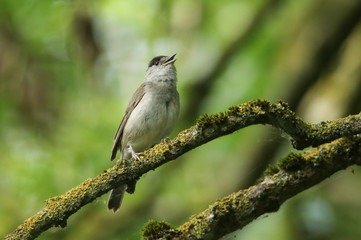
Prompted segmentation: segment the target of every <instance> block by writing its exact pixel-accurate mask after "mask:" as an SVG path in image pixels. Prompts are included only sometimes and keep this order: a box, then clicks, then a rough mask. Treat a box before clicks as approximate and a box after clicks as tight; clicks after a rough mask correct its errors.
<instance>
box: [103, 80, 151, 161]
mask: <svg viewBox="0 0 361 240" xmlns="http://www.w3.org/2000/svg"><path fill="white" fill-rule="evenodd" d="M144 87H145V83H143V84H142V85H140V87H139V88H138V89H137V91H135V93H134V94H133V97H132V100H131V101H130V102H129V104H128V107H127V109H126V110H125V113H124V116H123V119H122V121H121V122H120V124H119V127H118V129H117V132H116V133H115V135H114V142H113V148H112V156H111V158H110V160H114V159H115V157H116V156H117V151H118V149H121V144H122V138H123V131H124V127H125V124H126V123H127V121H128V119H129V116H130V114H132V112H133V110H134V108H135V107H136V106H137V105H138V103H139V102H140V100H142V98H143V96H144V93H145V92H144Z"/></svg>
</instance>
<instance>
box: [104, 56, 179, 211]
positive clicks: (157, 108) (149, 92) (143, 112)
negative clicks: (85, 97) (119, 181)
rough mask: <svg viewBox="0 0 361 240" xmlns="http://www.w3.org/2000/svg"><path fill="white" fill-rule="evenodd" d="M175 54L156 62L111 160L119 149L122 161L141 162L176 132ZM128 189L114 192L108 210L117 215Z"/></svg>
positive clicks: (121, 130) (118, 135) (119, 134)
mask: <svg viewBox="0 0 361 240" xmlns="http://www.w3.org/2000/svg"><path fill="white" fill-rule="evenodd" d="M175 61H176V59H175V54H174V55H172V56H170V57H167V56H158V57H155V58H153V59H152V60H151V61H150V62H149V65H148V69H147V72H146V74H145V78H144V82H143V84H142V85H140V87H139V88H138V89H137V90H136V91H135V93H134V94H133V97H132V99H131V100H130V102H129V104H128V107H127V109H126V110H125V113H124V116H123V119H122V121H121V122H120V125H119V127H118V130H117V132H116V133H115V136H114V143H113V148H112V156H111V160H114V159H115V157H116V155H117V152H118V149H119V150H120V152H121V155H122V158H123V159H131V158H134V159H138V160H140V159H139V154H140V153H141V152H143V151H144V150H146V149H148V148H150V147H152V146H153V145H155V144H157V143H159V142H160V141H161V140H162V139H164V138H166V137H168V135H169V134H170V133H171V132H172V131H173V129H174V127H175V124H176V122H177V119H178V115H179V94H178V91H177V72H176V69H175V67H174V62H175ZM126 187H127V186H126V185H121V186H119V187H117V188H114V189H113V190H112V192H111V194H110V197H109V200H108V209H109V210H113V212H116V211H117V210H118V209H119V207H120V205H121V203H122V200H123V196H124V193H125V189H126Z"/></svg>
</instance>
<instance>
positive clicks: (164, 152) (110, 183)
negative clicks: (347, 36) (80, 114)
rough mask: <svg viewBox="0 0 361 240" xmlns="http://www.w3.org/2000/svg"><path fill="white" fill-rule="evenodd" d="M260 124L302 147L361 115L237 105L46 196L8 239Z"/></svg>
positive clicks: (355, 125) (348, 130) (261, 103)
mask: <svg viewBox="0 0 361 240" xmlns="http://www.w3.org/2000/svg"><path fill="white" fill-rule="evenodd" d="M254 124H270V125H272V126H274V127H277V128H280V129H282V130H283V131H284V132H286V133H288V134H289V135H290V137H291V139H292V143H293V145H294V147H295V148H297V149H302V148H304V147H307V146H318V145H320V144H322V143H327V142H330V141H332V140H335V139H337V138H340V137H345V136H351V135H355V134H358V133H361V115H360V114H359V115H352V116H348V117H346V118H342V119H338V120H335V121H330V122H327V123H326V122H323V123H320V124H309V123H306V122H304V121H302V120H301V119H300V118H299V117H297V116H296V115H295V113H293V112H292V111H291V110H290V109H289V108H288V106H287V104H285V103H283V102H279V103H275V104H273V103H270V102H268V101H265V100H257V101H250V102H247V103H244V104H241V105H238V106H233V107H230V108H229V110H228V111H226V112H224V113H219V114H215V115H210V116H203V117H201V118H200V119H199V120H198V122H197V124H196V125H195V126H193V127H191V128H189V129H187V130H185V131H182V132H181V133H179V134H178V136H177V137H176V138H175V139H172V140H170V141H168V142H167V143H161V144H158V145H156V146H154V147H153V148H151V149H149V150H147V151H145V152H144V154H145V155H144V157H142V161H141V162H138V161H134V160H128V161H124V160H123V161H118V162H117V164H116V165H115V166H114V167H112V168H109V169H107V170H105V171H104V172H103V173H101V174H99V175H98V176H96V177H94V178H89V179H87V180H85V181H84V182H83V183H82V184H80V185H79V186H77V187H75V188H73V189H71V190H70V191H68V192H67V193H65V194H63V195H60V196H57V197H54V198H51V199H48V200H46V206H45V207H44V208H43V209H42V210H41V211H39V212H38V213H36V214H35V215H34V216H32V217H30V218H28V219H27V220H25V222H24V223H23V224H21V225H20V226H18V228H17V229H15V231H14V232H12V233H11V234H9V235H7V236H6V237H5V239H34V238H36V237H37V236H39V235H40V234H41V233H42V232H44V231H46V230H47V229H49V228H51V227H53V226H62V227H64V226H66V222H67V219H68V217H69V216H71V215H72V214H74V213H75V212H77V211H78V210H79V209H80V208H81V207H82V206H84V205H86V204H88V203H90V202H92V201H94V200H95V199H96V198H98V197H100V196H101V195H103V194H105V193H107V192H108V191H110V190H111V189H112V188H114V187H115V186H117V185H119V184H121V183H134V182H135V181H137V180H138V179H139V178H140V177H141V176H142V175H143V174H145V173H147V172H149V171H150V170H154V169H156V168H157V167H159V166H161V165H163V164H165V163H167V162H169V161H171V160H174V159H176V158H177V157H179V156H180V155H182V154H184V153H186V152H188V151H190V150H191V149H194V148H196V147H198V146H200V145H202V144H205V143H207V142H209V141H211V140H213V139H215V138H218V137H221V136H223V135H227V134H230V133H232V132H234V131H236V130H239V129H241V128H244V127H247V126H249V125H254ZM280 173H282V171H281V172H280ZM280 173H279V174H280ZM261 186H262V185H261ZM263 186H264V185H263ZM255 211H256V210H255ZM220 224H222V223H220ZM180 229H181V228H180Z"/></svg>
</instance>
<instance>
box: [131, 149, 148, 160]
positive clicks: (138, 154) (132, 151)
mask: <svg viewBox="0 0 361 240" xmlns="http://www.w3.org/2000/svg"><path fill="white" fill-rule="evenodd" d="M129 150H130V153H131V154H132V157H133V158H134V159H137V160H138V161H142V160H140V158H139V156H142V155H144V153H143V152H140V153H136V152H134V150H133V147H132V145H129Z"/></svg>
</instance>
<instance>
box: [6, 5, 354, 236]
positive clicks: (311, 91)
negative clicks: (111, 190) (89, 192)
mask: <svg viewBox="0 0 361 240" xmlns="http://www.w3.org/2000/svg"><path fill="white" fill-rule="evenodd" d="M360 19H361V1H359V0H316V1H314V0H305V1H291V0H257V1H250V0H244V1H239V0H238V1H237V0H226V1H215V0H214V1H205V0H203V1H192V0H179V1H174V0H173V1H172V0H170V1H165V0H148V1H145V0H143V1H142V0H135V1H117V0H103V1H86V0H77V1H76V0H74V1H70V0H55V1H39V0H27V1H23V0H1V1H0V142H1V144H0V152H1V157H0V164H1V167H0V176H1V181H0V192H1V198H0V223H1V224H0V235H1V236H4V235H6V234H7V233H10V232H11V231H12V230H14V229H15V227H16V226H17V225H19V224H21V223H22V222H23V220H24V219H26V218H27V217H29V216H31V215H33V214H34V213H36V212H37V211H39V210H40V209H41V208H42V207H43V206H44V200H45V199H47V198H50V197H53V196H56V195H59V194H62V193H64V192H66V191H67V190H69V189H70V188H72V187H74V186H76V185H78V184H79V183H81V182H82V181H84V180H85V179H86V178H89V177H93V176H95V175H97V174H98V173H100V172H101V171H102V170H103V169H106V168H109V167H111V166H112V165H113V164H114V162H110V161H109V157H110V150H111V146H112V138H113V134H114V133H115V130H116V128H117V126H118V124H119V122H120V120H121V118H122V115H123V112H124V110H125V107H126V104H127V103H128V101H129V99H130V98H131V95H132V94H133V92H134V91H135V89H136V88H137V87H138V86H139V85H140V84H141V82H142V81H143V80H142V79H143V77H144V73H145V70H146V67H147V63H148V61H149V60H150V59H151V58H152V57H154V56H156V55H170V54H173V53H177V56H178V60H177V62H176V67H177V69H178V77H179V81H178V86H179V87H178V88H179V92H180V95H181V104H182V109H181V117H180V119H179V122H178V125H177V126H178V127H177V129H176V131H174V133H173V136H174V135H175V134H176V133H177V132H179V131H180V130H182V129H184V128H187V127H190V126H191V125H193V124H194V123H195V120H196V119H197V118H198V117H199V116H200V115H201V114H203V113H216V112H219V111H224V110H225V109H226V108H227V107H229V106H231V105H235V104H240V103H243V102H245V101H248V100H252V99H257V98H266V99H268V100H270V101H277V100H279V99H281V100H284V101H286V102H288V103H289V104H290V107H291V108H292V109H293V110H295V111H296V112H297V113H298V114H299V115H300V116H301V117H303V118H304V119H305V120H307V121H310V122H319V121H326V120H332V119H335V118H339V117H342V116H346V115H348V114H355V113H358V112H359V111H360V110H361V94H360V93H361V44H360V43H361V21H360ZM290 151H293V150H292V148H291V146H290V143H289V141H288V137H287V136H285V135H284V134H282V132H280V131H278V130H275V129H273V128H271V127H267V126H252V127H249V128H246V129H242V130H240V131H238V132H237V133H234V134H232V135H231V136H226V137H223V138H221V139H217V140H215V141H213V142H211V143H209V144H206V145H204V146H202V147H200V148H198V149H195V150H193V151H191V152H189V153H187V154H185V155H184V156H182V157H181V159H178V160H177V161H175V162H171V163H169V164H167V165H165V166H162V167H161V168H159V169H157V170H156V171H154V172H151V173H148V174H146V175H145V176H144V177H143V178H142V179H141V180H140V181H139V182H138V184H137V189H136V192H135V194H133V195H126V197H125V199H124V203H123V206H122V208H121V209H120V211H119V212H118V213H117V214H112V213H111V212H108V211H107V209H106V200H107V197H108V196H107V195H106V196H103V197H101V198H99V199H97V200H96V201H95V202H93V203H91V204H89V205H87V206H85V207H84V208H83V209H81V210H80V211H79V212H78V213H76V214H75V215H73V216H71V217H70V219H69V222H68V226H67V227H66V228H65V229H60V228H53V229H51V230H49V231H47V232H46V233H44V234H42V235H41V236H40V237H39V239H139V234H140V229H141V228H142V226H143V225H144V224H145V223H146V222H147V221H148V220H149V219H157V220H161V219H162V220H166V221H168V222H171V223H172V224H174V226H178V225H179V224H181V223H183V222H184V221H186V220H187V219H188V218H189V217H190V216H191V215H193V214H196V213H198V212H200V211H202V210H203V209H205V208H206V207H207V206H208V205H209V204H211V203H212V202H214V201H215V200H216V199H219V198H222V197H224V196H226V195H228V194H230V193H232V192H234V191H238V190H239V189H241V188H244V187H247V186H249V185H251V184H253V183H254V182H255V181H256V179H257V178H259V177H260V176H262V172H263V170H264V169H265V167H267V165H268V164H270V163H272V162H274V161H276V160H278V159H279V158H280V157H282V156H285V155H286V154H287V153H289V152H290ZM354 169H355V173H354V174H352V173H351V171H350V169H349V170H345V171H343V172H339V173H337V174H335V175H334V176H333V177H331V178H330V179H329V180H327V181H325V182H323V183H322V184H319V185H318V186H316V187H313V188H312V189H309V190H307V191H305V192H304V193H302V194H299V195H298V196H296V197H295V198H293V199H292V200H290V201H288V202H286V203H285V204H284V205H283V206H282V208H281V210H280V211H278V212H277V213H273V214H270V215H268V216H263V217H261V218H260V219H258V220H257V221H255V222H253V223H251V224H249V225H248V226H247V227H245V228H244V229H243V230H242V231H238V232H235V233H232V234H230V235H228V236H225V237H224V239H277V240H282V239H296V240H302V239H331V240H332V239H360V237H361V228H360V227H359V225H360V223H361V214H360V211H361V192H360V191H359V189H360V184H361V177H360V176H361V174H360V172H361V169H360V168H358V167H355V168H354Z"/></svg>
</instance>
